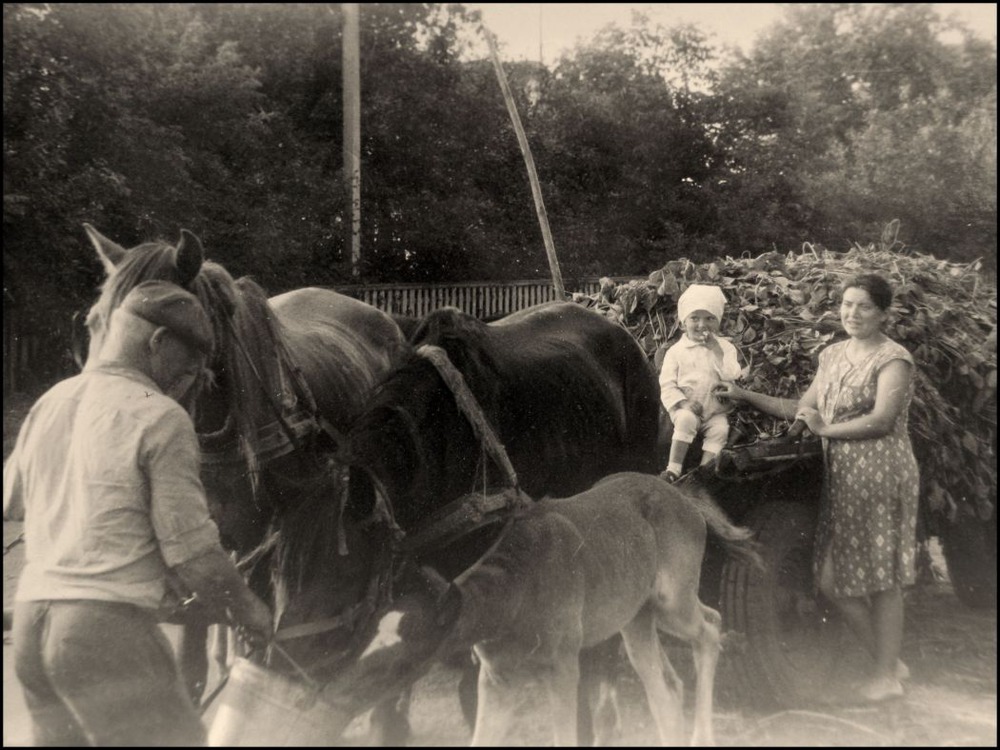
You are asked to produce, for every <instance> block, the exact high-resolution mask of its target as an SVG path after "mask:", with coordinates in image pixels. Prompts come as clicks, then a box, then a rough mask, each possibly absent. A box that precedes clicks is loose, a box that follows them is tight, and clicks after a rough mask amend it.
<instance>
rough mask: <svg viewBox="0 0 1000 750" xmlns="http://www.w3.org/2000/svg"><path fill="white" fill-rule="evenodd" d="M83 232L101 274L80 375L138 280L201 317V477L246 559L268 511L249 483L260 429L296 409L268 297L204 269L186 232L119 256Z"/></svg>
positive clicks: (245, 282)
mask: <svg viewBox="0 0 1000 750" xmlns="http://www.w3.org/2000/svg"><path fill="white" fill-rule="evenodd" d="M84 228H85V229H86V231H87V235H88V237H89V238H90V241H91V243H92V244H93V246H94V248H95V250H96V251H97V255H98V258H99V259H100V261H101V263H102V264H103V266H104V268H105V270H106V272H107V277H106V278H105V281H104V284H103V285H102V287H101V293H100V296H99V297H98V299H97V301H96V302H95V303H94V305H93V306H92V307H91V308H90V311H89V313H88V314H87V318H86V324H87V328H88V332H89V335H90V343H89V349H88V354H87V360H86V364H85V366H91V365H92V364H93V363H94V362H96V361H97V360H98V353H99V352H100V349H101V347H102V345H103V342H104V338H105V335H106V332H107V327H108V321H109V319H110V317H111V313H112V312H114V310H115V309H116V308H117V307H118V306H119V305H120V304H121V302H122V300H123V299H124V298H125V296H126V295H127V294H128V293H129V291H130V290H131V289H132V288H134V287H135V286H136V285H138V284H140V283H142V282H143V281H148V280H153V279H157V280H164V281H171V282H173V283H175V284H178V285H180V286H182V287H184V288H186V289H187V290H188V291H190V292H192V293H193V294H194V295H195V296H196V297H198V299H199V301H200V302H201V303H202V305H203V306H204V308H205V310H206V312H207V313H208V315H209V319H210V320H211V322H212V328H213V332H214V334H215V341H216V348H215V354H214V357H213V360H212V362H211V363H209V369H210V371H211V377H210V378H209V381H210V382H209V383H207V384H206V385H205V387H203V388H202V389H201V391H200V395H199V396H198V398H197V400H196V402H195V403H194V404H191V405H189V406H190V410H191V412H192V417H193V419H194V421H195V426H196V428H197V430H198V433H199V437H200V438H201V439H202V447H203V454H204V455H203V459H204V461H205V463H203V472H202V478H203V480H204V481H205V485H206V490H207V493H208V496H209V501H210V505H211V506H212V510H213V517H214V518H216V521H217V523H218V524H219V527H220V531H221V532H222V534H223V536H224V538H226V539H227V544H228V545H229V546H231V547H233V548H235V549H237V550H241V551H245V550H246V549H247V548H248V547H250V546H253V544H256V543H257V541H259V539H260V535H261V534H262V533H263V529H264V528H265V526H266V515H267V514H268V513H269V510H270V509H269V508H268V505H269V504H268V503H266V502H263V501H262V499H261V497H260V495H261V491H262V488H261V487H260V485H259V482H258V481H257V479H258V474H259V468H260V461H259V460H258V459H259V454H260V443H261V441H262V439H265V438H261V436H260V434H259V428H260V426H261V425H262V424H267V423H273V422H274V421H275V415H274V411H275V405H277V406H278V407H280V406H281V405H283V404H289V403H291V402H293V401H294V400H295V395H294V394H293V393H292V392H291V383H290V382H288V379H287V378H283V377H282V373H281V372H280V364H279V363H280V361H281V354H282V353H283V348H282V343H281V342H282V332H281V329H280V324H279V323H278V322H277V320H275V319H274V316H273V315H271V314H270V310H269V308H268V303H267V298H266V295H265V294H264V292H263V290H262V289H261V288H260V287H259V286H258V285H257V284H255V283H254V282H253V281H251V280H249V279H245V278H244V279H239V280H238V281H234V280H233V278H232V276H230V274H229V272H228V271H226V269H225V268H223V267H222V266H221V265H219V264H218V263H214V262H212V261H206V260H205V254H204V249H203V247H202V244H201V241H200V240H199V239H198V238H197V237H196V236H195V235H194V234H192V233H191V232H189V231H187V230H185V229H182V230H181V236H180V239H179V240H178V242H177V244H176V245H171V244H170V243H168V242H164V241H152V242H146V243H143V244H141V245H138V246H136V247H133V248H130V249H125V248H123V247H121V246H120V245H118V244H117V243H115V242H114V241H112V240H110V239H108V238H107V237H105V236H104V235H102V234H101V233H100V232H98V231H97V230H96V229H95V228H94V227H92V226H90V225H89V224H85V225H84ZM276 354H277V355H278V356H275V355H276ZM269 394H271V395H269ZM273 394H277V396H276V397H273V398H272V396H273ZM265 437H266V436H265ZM216 449H218V450H216ZM216 459H218V460H216ZM289 471H290V472H295V471H296V467H290V468H289ZM236 500H238V501H239V502H234V501H236Z"/></svg>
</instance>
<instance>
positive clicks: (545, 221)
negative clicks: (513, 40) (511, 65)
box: [483, 26, 566, 299]
mask: <svg viewBox="0 0 1000 750" xmlns="http://www.w3.org/2000/svg"><path fill="white" fill-rule="evenodd" d="M483 36H485V37H486V43H487V44H489V47H490V57H491V58H492V59H493V68H494V69H495V70H496V72H497V80H498V81H500V90H501V91H502V92H503V98H504V101H505V102H506V103H507V111H508V112H509V113H510V119H511V121H512V122H513V123H514V132H515V133H516V134H517V142H518V145H520V147H521V154H522V155H523V156H524V163H525V165H526V166H527V167H528V181H529V182H530V183H531V194H532V196H534V199H535V212H536V213H537V214H538V223H539V224H540V225H541V227H542V240H543V241H544V242H545V252H546V254H547V255H548V256H549V270H550V271H551V272H552V286H553V287H554V288H555V290H556V299H564V298H565V297H566V288H565V287H564V286H563V280H562V271H560V270H559V258H558V257H556V246H555V243H553V241H552V232H551V231H550V230H549V217H548V214H546V213H545V201H544V200H542V188H541V186H540V185H539V183H538V172H537V171H536V170H535V160H534V159H533V158H532V156H531V148H530V147H529V146H528V137H527V136H526V135H525V134H524V126H523V125H521V117H520V115H518V113H517V105H516V104H515V103H514V96H513V94H511V92H510V86H509V85H508V84H507V75H506V74H505V73H504V71H503V65H501V63H500V55H499V54H498V53H497V43H496V37H494V36H493V32H491V31H490V30H489V29H487V28H486V27H485V26H484V27H483Z"/></svg>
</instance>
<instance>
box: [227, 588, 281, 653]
mask: <svg viewBox="0 0 1000 750" xmlns="http://www.w3.org/2000/svg"><path fill="white" fill-rule="evenodd" d="M250 597H251V598H248V599H247V601H246V602H245V603H244V607H243V611H242V612H241V613H240V617H239V618H236V617H233V620H234V622H233V625H235V626H236V632H237V633H239V635H240V636H241V637H242V638H243V640H245V641H246V642H247V643H248V644H249V645H251V646H253V647H263V646H266V645H267V644H268V643H270V642H271V639H272V638H274V618H273V617H272V615H271V610H270V609H269V608H268V606H267V605H266V604H264V602H262V601H261V600H260V599H258V598H257V597H256V596H254V595H253V594H250Z"/></svg>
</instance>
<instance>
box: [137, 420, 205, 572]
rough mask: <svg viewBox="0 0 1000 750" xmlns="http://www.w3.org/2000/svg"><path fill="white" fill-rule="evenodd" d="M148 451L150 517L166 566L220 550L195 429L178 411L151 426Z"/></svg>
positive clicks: (147, 441)
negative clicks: (205, 487)
mask: <svg viewBox="0 0 1000 750" xmlns="http://www.w3.org/2000/svg"><path fill="white" fill-rule="evenodd" d="M145 437H146V444H145V446H144V448H145V451H144V457H145V468H146V472H147V479H148V482H149V490H150V493H149V497H150V517H151V520H152V524H153V530H154V532H155V534H156V539H157V543H158V544H159V547H160V552H161V554H162V555H163V559H164V561H165V562H166V563H167V565H169V566H171V567H172V566H174V565H178V564H180V563H183V562H187V561H188V560H192V559H194V558H196V557H200V556H201V555H203V554H205V553H206V552H208V551H210V550H212V549H214V548H220V547H221V545H220V542H219V530H218V528H217V527H216V525H215V522H214V521H212V518H211V516H210V515H209V512H208V503H207V502H206V500H205V489H204V487H203V486H202V483H201V478H200V477H199V471H200V469H201V457H200V449H199V447H198V438H197V435H196V434H195V431H194V425H193V424H192V423H191V418H190V417H189V416H188V415H187V413H186V412H185V411H184V410H183V409H182V408H180V406H176V408H171V409H169V410H168V411H167V412H165V413H164V414H163V415H162V417H161V418H160V419H158V420H156V422H155V423H154V424H153V425H151V426H150V428H149V430H148V431H147V434H146V436H145Z"/></svg>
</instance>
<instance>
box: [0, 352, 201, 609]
mask: <svg viewBox="0 0 1000 750" xmlns="http://www.w3.org/2000/svg"><path fill="white" fill-rule="evenodd" d="M197 451H198V447H197V441H196V438H195V435H194V430H193V427H192V426H191V421H190V418H189V417H188V416H187V414H186V413H185V412H184V410H183V409H182V408H181V407H180V406H179V405H178V404H177V403H176V402H175V401H173V400H172V399H170V398H168V397H167V396H165V395H163V394H162V393H161V392H160V389H159V388H158V387H157V386H156V385H155V383H153V381H152V380H150V379H149V378H147V377H146V376H145V375H143V374H141V373H140V372H138V371H136V370H134V369H131V368H125V367H119V366H115V365H109V364H102V365H101V366H98V367H95V368H93V369H91V370H88V371H86V372H84V373H81V374H80V375H78V376H76V377H73V378H70V379H68V380H65V381H63V382H61V383H59V384H57V385H56V386H54V387H53V388H52V389H50V390H49V391H48V392H47V393H46V394H44V395H43V396H42V397H41V398H40V399H39V400H38V402H37V403H36V404H35V406H34V407H33V408H32V410H31V413H30V414H29V416H28V419H27V420H26V421H25V424H24V427H23V428H22V431H21V434H20V436H19V438H18V443H17V446H16V447H15V450H14V453H13V454H12V455H11V457H10V459H9V461H8V464H7V465H6V466H5V469H4V483H5V499H6V500H9V501H10V502H11V503H12V505H14V506H16V504H17V503H18V502H21V503H23V504H24V506H25V507H24V511H25V532H26V533H25V538H26V539H27V540H28V546H27V548H26V566H25V570H24V574H23V576H22V578H21V582H20V585H19V587H18V594H17V599H18V600H19V601H33V600H40V599H90V600H102V601H117V602H125V603H130V604H135V605H137V606H140V607H143V608H155V607H158V606H159V605H160V604H161V602H162V599H163V596H164V594H165V583H164V580H165V573H166V568H165V562H166V564H168V565H169V564H172V563H173V562H176V561H180V560H183V559H188V558H190V557H191V556H192V555H193V554H196V553H198V552H201V551H203V550H204V549H207V548H208V547H210V546H211V545H212V544H215V543H217V539H218V532H217V531H216V530H215V527H214V525H212V524H211V522H210V520H209V516H208V511H207V507H206V505H205V502H204V498H203V491H202V489H201V484H200V480H199V479H198V476H197V473H196V470H197V466H198V458H197V455H198V454H197ZM8 485H9V486H8ZM8 489H9V492H8ZM5 512H9V514H10V515H11V516H15V517H16V514H17V509H16V507H11V508H10V509H6V508H5Z"/></svg>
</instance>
